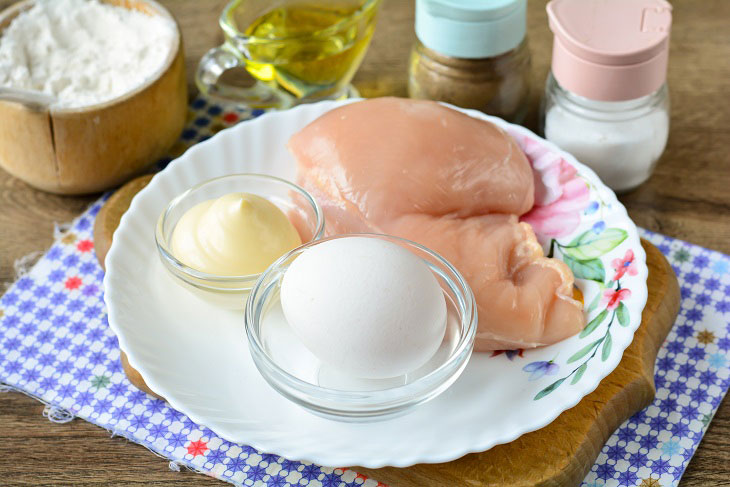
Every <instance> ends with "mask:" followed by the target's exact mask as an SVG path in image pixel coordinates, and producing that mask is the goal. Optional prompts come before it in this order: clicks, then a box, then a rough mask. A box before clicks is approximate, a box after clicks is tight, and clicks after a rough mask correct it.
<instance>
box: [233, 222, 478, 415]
mask: <svg viewBox="0 0 730 487" xmlns="http://www.w3.org/2000/svg"><path fill="white" fill-rule="evenodd" d="M348 237H365V238H378V239H383V240H395V241H397V242H400V243H404V244H406V245H408V246H410V247H415V248H416V249H418V250H420V251H422V252H425V253H426V254H427V255H429V256H430V257H432V258H433V259H434V260H435V261H436V262H438V264H439V266H440V267H445V268H446V269H447V270H448V271H449V272H451V273H452V274H453V275H454V276H455V277H456V279H455V280H454V279H452V278H451V277H449V276H442V277H443V278H444V279H445V280H446V281H447V283H448V284H449V287H451V288H452V289H454V290H455V291H458V296H457V297H460V298H461V299H460V300H457V301H463V303H464V305H463V309H462V307H461V305H460V303H459V302H457V303H456V305H457V309H459V315H460V317H459V320H460V322H461V323H460V325H461V327H462V328H463V329H464V331H463V332H462V333H461V336H460V338H459V341H458V344H457V346H456V347H455V348H454V350H453V351H452V352H451V353H450V354H449V357H448V358H447V359H446V360H445V361H444V363H442V364H441V365H439V366H438V367H437V368H436V369H434V370H432V371H431V372H429V373H428V374H426V375H424V376H423V377H419V378H418V379H416V380H415V381H413V382H411V383H408V384H403V385H400V386H395V387H390V388H387V389H377V390H373V391H343V390H340V389H331V388H327V387H322V386H318V385H315V384H312V383H311V382H307V381H305V380H302V379H300V378H298V377H296V376H294V375H292V374H290V373H289V372H287V371H286V370H284V369H283V368H281V366H279V364H278V363H276V362H275V361H274V360H272V359H271V357H270V356H269V354H268V353H266V351H265V350H264V347H263V345H262V343H261V341H260V339H259V335H258V333H254V331H253V330H252V328H254V327H253V325H252V323H253V321H254V309H253V308H254V305H253V304H254V301H257V297H258V295H259V293H260V291H261V289H260V288H261V286H262V284H263V281H264V279H265V278H266V277H267V276H268V275H269V273H271V272H273V271H275V270H278V269H279V268H280V267H281V265H282V264H283V263H284V262H285V261H286V260H287V259H289V258H290V257H291V256H293V255H294V254H297V253H301V252H303V251H304V250H306V249H307V248H309V247H312V246H314V245H318V244H320V243H324V242H328V241H330V240H336V239H340V238H348ZM244 321H245V328H246V336H247V337H248V344H249V347H251V348H253V350H252V354H251V355H252V358H253V359H254V362H256V358H255V357H256V356H257V355H258V356H261V357H264V359H265V362H266V366H267V367H269V368H270V369H272V370H273V371H274V372H276V374H277V375H279V377H280V378H281V379H283V381H284V382H285V383H286V385H289V386H293V387H294V388H296V389H297V390H298V391H300V392H303V393H305V394H308V395H309V396H314V397H316V398H318V399H330V400H348V399H349V400H357V399H362V398H363V397H367V396H370V395H373V394H379V393H383V392H385V391H402V394H403V395H405V393H408V392H413V393H417V394H414V396H415V395H417V396H419V397H420V396H421V395H423V394H424V393H427V392H429V391H430V390H431V389H434V388H437V387H438V386H439V385H441V384H442V383H443V382H446V381H447V380H448V379H449V378H450V377H451V376H452V374H451V373H449V374H448V375H446V376H445V377H440V378H439V377H438V376H439V375H442V374H444V371H448V370H450V369H451V368H453V367H454V366H455V365H458V362H459V361H460V360H461V359H462V357H464V355H465V353H468V355H467V357H468V356H469V355H471V351H472V350H473V347H474V341H475V338H476V331H477V325H478V323H479V318H478V315H477V309H476V302H475V299H474V294H473V292H472V290H471V287H470V286H469V284H468V283H467V282H466V279H464V277H463V276H462V275H461V273H460V272H459V271H458V270H457V269H456V268H455V267H454V266H453V265H452V264H451V263H450V262H449V261H448V260H446V259H445V258H444V257H442V256H441V255H440V254H438V253H437V252H436V251H434V250H431V249H429V248H428V247H425V246H423V245H421V244H419V243H417V242H414V241H412V240H409V239H406V238H402V237H396V236H394V235H388V234H383V233H367V232H364V233H348V234H338V235H333V236H330V237H326V238H322V239H319V240H316V241H315V240H312V241H310V242H307V243H305V244H302V245H300V246H299V247H297V248H295V249H292V250H291V251H289V252H287V253H286V254H284V255H283V256H281V257H280V258H279V259H277V260H276V261H275V262H274V263H273V264H271V265H270V266H269V267H268V268H267V269H266V270H265V271H264V272H262V273H261V276H259V278H258V280H257V281H256V284H254V286H253V288H252V289H251V292H250V294H249V295H248V298H247V301H246V310H245V320H244ZM465 321H467V323H466V325H464V322H465ZM257 367H258V364H257ZM259 370H260V368H259ZM262 375H264V378H265V379H266V380H267V382H269V381H270V379H269V377H266V374H263V373H262ZM434 378H438V382H437V383H436V384H434V386H433V387H429V388H428V389H427V390H426V391H423V390H422V389H423V384H424V383H429V382H430V381H431V380H435V379H434ZM278 382H280V381H278ZM275 389H277V390H278V388H277V387H275ZM279 392H280V393H281V391H279ZM285 395H286V394H285ZM298 399H299V398H298ZM299 400H301V399H299ZM393 400H396V401H397V400H398V399H397V398H393ZM310 403H311V402H310V401H307V404H310Z"/></svg>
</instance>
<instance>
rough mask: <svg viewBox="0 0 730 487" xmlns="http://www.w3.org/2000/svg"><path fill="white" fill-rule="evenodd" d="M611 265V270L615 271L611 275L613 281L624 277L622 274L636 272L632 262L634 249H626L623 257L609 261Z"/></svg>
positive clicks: (633, 273) (632, 274) (633, 274)
mask: <svg viewBox="0 0 730 487" xmlns="http://www.w3.org/2000/svg"><path fill="white" fill-rule="evenodd" d="M611 266H612V267H613V270H614V271H616V274H614V276H613V280H614V281H618V280H619V279H621V278H622V277H624V274H628V275H630V276H635V275H636V273H637V272H638V271H637V270H636V264H635V263H634V251H633V250H631V249H628V250H627V251H626V254H625V255H624V258H623V259H613V260H612V261H611Z"/></svg>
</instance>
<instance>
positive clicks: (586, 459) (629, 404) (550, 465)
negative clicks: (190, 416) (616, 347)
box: [94, 176, 680, 487]
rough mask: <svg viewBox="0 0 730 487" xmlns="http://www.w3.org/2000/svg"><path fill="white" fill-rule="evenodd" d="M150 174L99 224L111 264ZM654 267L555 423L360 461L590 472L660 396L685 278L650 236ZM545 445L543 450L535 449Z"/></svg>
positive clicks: (571, 476)
mask: <svg viewBox="0 0 730 487" xmlns="http://www.w3.org/2000/svg"><path fill="white" fill-rule="evenodd" d="M150 178H151V177H150V176H142V177H139V178H136V179H134V180H132V181H130V182H128V183H127V184H125V185H124V186H122V187H121V188H120V189H119V190H117V192H116V193H114V195H112V197H111V198H109V200H107V202H106V203H105V204H104V206H103V207H102V208H101V211H99V214H98V215H97V217H96V222H95V224H94V245H95V247H96V253H97V258H99V260H100V262H101V263H102V265H103V262H104V257H105V256H106V252H107V249H109V247H111V244H112V240H113V236H114V232H115V231H116V228H117V226H118V225H119V220H120V218H121V216H122V214H124V212H125V211H127V209H128V208H129V205H130V203H131V201H132V199H133V198H134V195H135V194H137V192H139V191H140V190H141V189H142V188H144V187H145V186H146V185H147V183H148V182H149V180H150ZM642 245H643V246H644V249H645V250H646V262H647V266H648V267H649V278H648V281H647V286H648V288H649V297H648V299H647V303H646V307H645V308H644V311H643V314H642V320H641V326H640V327H639V329H638V330H637V332H636V334H635V335H634V339H633V341H632V343H631V345H630V346H629V348H628V349H627V350H626V351H625V352H624V354H623V358H622V360H621V363H620V364H619V366H618V367H617V368H616V370H614V371H613V372H612V373H611V374H610V375H609V376H608V377H607V378H606V379H604V380H603V381H602V382H601V384H600V386H599V387H598V388H597V389H596V390H595V391H594V392H593V393H591V394H590V395H589V396H588V397H586V398H585V399H583V400H582V401H581V402H580V404H578V405H577V406H575V407H573V408H571V409H570V410H569V411H566V412H564V413H563V414H561V415H560V417H558V419H556V420H555V421H554V422H553V423H551V424H550V425H549V426H547V427H545V428H542V429H540V430H538V431H535V432H532V433H530V434H527V435H524V436H522V437H521V438H519V439H518V440H516V441H513V442H511V443H509V444H506V445H499V446H497V447H496V448H492V449H491V450H489V451H487V452H483V453H475V454H471V455H467V456H465V457H463V458H460V459H458V460H456V461H453V462H448V463H442V464H422V465H414V466H412V467H408V468H383V469H380V470H368V469H363V468H361V467H354V468H355V470H356V471H358V472H363V473H366V474H368V475H370V476H372V477H373V478H376V479H378V480H381V481H385V482H386V483H387V484H389V485H390V486H391V487H415V486H419V485H458V484H460V483H465V482H466V483H469V484H470V485H471V486H472V487H487V486H495V487H497V486H513V487H518V486H524V487H536V486H541V487H542V486H545V487H548V486H568V485H578V484H580V482H581V481H582V480H583V479H584V478H585V476H586V475H587V473H588V471H589V469H590V467H591V466H592V465H593V463H594V462H595V459H596V458H597V457H598V454H599V453H600V451H601V448H602V447H603V444H604V443H605V442H606V440H607V439H608V437H609V436H611V434H612V432H613V431H614V430H615V429H616V428H617V427H618V426H619V425H621V424H622V423H623V422H624V421H625V420H626V419H628V418H630V417H631V416H632V415H633V414H634V413H636V412H637V411H639V410H641V409H643V408H644V407H646V406H648V405H649V404H650V403H651V401H652V400H653V399H654V362H655V360H656V354H657V352H658V350H659V348H660V347H661V345H662V343H663V342H664V339H665V338H666V337H667V334H668V333H669V330H670V329H671V328H672V325H673V324H674V320H675V318H676V316H677V312H678V311H679V299H680V295H679V285H678V283H677V278H676V277H675V275H674V271H673V270H672V268H671V266H670V265H669V262H667V260H666V259H665V258H664V256H663V255H662V254H661V252H660V251H659V250H658V249H657V248H656V247H655V246H654V245H652V244H651V243H649V242H647V241H645V240H642ZM120 360H121V362H122V368H123V369H124V373H125V374H126V375H127V378H128V379H129V381H130V382H131V383H132V384H133V385H134V386H136V387H137V388H138V389H141V390H143V391H145V392H147V393H148V394H152V395H153V396H155V397H158V398H161V399H162V397H161V396H160V395H158V394H156V393H155V392H154V391H152V390H151V389H150V388H149V387H148V386H147V384H146V382H145V380H144V377H142V374H140V373H139V372H138V371H137V370H136V369H134V368H133V367H132V366H131V365H130V364H129V361H128V360H127V355H126V354H125V353H124V352H122V354H121V358H120ZM536 451H539V452H542V453H541V455H540V456H535V455H534V452H536Z"/></svg>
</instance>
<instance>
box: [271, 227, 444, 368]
mask: <svg viewBox="0 0 730 487" xmlns="http://www.w3.org/2000/svg"><path fill="white" fill-rule="evenodd" d="M281 306H282V309H283V311H284V316H285V317H286V320H287V321H288V323H289V325H290V326H291V327H292V329H293V330H294V332H295V333H296V334H297V336H298V337H299V338H300V340H301V341H302V342H303V343H304V345H305V346H306V347H307V348H308V349H309V350H310V351H311V352H312V353H313V354H314V355H315V356H316V357H317V358H318V359H319V360H321V361H322V362H324V363H325V364H328V365H329V366H331V367H333V368H335V369H337V370H338V371H341V372H343V373H346V374H351V375H353V376H355V377H362V378H369V379H381V378H388V377H395V376H399V375H402V374H405V373H407V372H410V371H412V370H415V369H417V368H418V367H420V366H421V365H423V364H425V363H426V362H427V361H428V359H429V358H431V357H432V356H433V354H434V353H435V352H436V350H437V349H438V348H439V346H440V345H441V342H442V340H443V337H444V332H445V330H446V301H445V299H444V294H443V291H442V290H441V286H440V285H439V283H438V281H437V280H436V277H435V276H434V275H433V273H432V272H431V270H430V268H429V267H428V265H427V264H426V263H425V262H424V261H423V260H422V259H420V258H419V257H417V256H416V255H414V254H413V253H411V252H409V251H408V250H406V249H405V248H403V247H401V246H399V245H397V244H395V243H392V242H388V241H385V240H380V239H376V238H367V237H342V238H338V239H334V240H330V241H327V242H323V243H320V244H318V245H315V246H313V247H311V248H309V249H307V250H305V251H304V252H303V253H302V254H301V255H300V256H299V257H297V258H296V259H295V260H294V262H293V263H292V264H291V265H290V267H289V269H288V270H287V271H286V274H285V275H284V278H283V282H282V285H281Z"/></svg>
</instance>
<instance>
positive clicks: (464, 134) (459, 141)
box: [289, 98, 585, 351]
mask: <svg viewBox="0 0 730 487" xmlns="http://www.w3.org/2000/svg"><path fill="white" fill-rule="evenodd" d="M289 148H290V150H291V151H292V153H293V154H294V156H295V157H296V160H297V163H298V168H299V179H300V181H299V182H300V184H302V186H304V187H305V188H306V189H307V190H309V191H310V192H311V193H312V195H313V196H314V197H315V198H316V199H317V200H318V201H319V202H320V204H321V205H322V207H323V210H324V213H325V218H326V220H327V232H328V233H329V234H338V233H354V232H377V233H387V234H391V235H397V236H400V237H405V238H408V239H411V240H414V241H416V242H419V243H421V244H423V245H425V246H427V247H429V248H431V249H433V250H435V251H436V252H438V253H440V254H441V255H443V256H444V257H445V258H446V259H447V260H449V261H450V262H451V263H452V264H453V265H454V266H455V267H456V268H457V269H459V271H461V273H462V274H463V275H464V278H465V279H466V280H467V281H468V282H469V285H470V286H471V288H472V290H473V291H474V295H475V297H476V301H477V306H478V312H479V328H478V331H477V341H476V350H480V351H486V350H498V349H512V348H532V347H537V346H541V345H548V344H551V343H555V342H557V341H559V340H562V339H564V338H566V337H569V336H571V335H574V334H575V333H577V332H578V331H580V330H581V329H582V327H583V325H584V324H585V317H584V315H583V310H582V305H581V303H580V302H579V301H576V300H574V299H573V298H572V292H573V275H572V273H571V271H570V269H568V267H567V266H566V265H565V264H564V263H563V262H561V261H558V260H555V259H548V258H546V257H544V256H543V251H542V248H541V246H540V244H539V243H538V242H537V239H536V238H535V234H534V233H533V231H532V228H531V227H530V226H529V225H528V224H527V223H520V222H519V220H518V215H522V214H523V213H526V212H527V211H529V210H530V209H531V208H532V205H533V197H534V180H533V173H532V168H531V167H530V164H529V162H528V160H527V158H526V157H525V155H524V154H523V153H522V151H521V150H520V148H519V146H518V145H517V143H516V142H515V141H514V140H513V139H512V138H511V137H510V136H509V135H507V134H506V133H505V132H504V131H502V130H501V129H499V128H498V127H496V126H495V125H494V124H491V123H489V122H486V121H483V120H479V119H476V118H472V117H469V116H467V115H464V114H463V113H460V112H458V111H456V110H452V109H450V108H447V107H444V106H442V105H439V104H437V103H434V102H429V101H420V100H407V99H399V98H377V99H372V100H367V101H362V102H357V103H352V104H349V105H345V106H343V107H340V108H337V109H335V110H332V111H330V112H328V113H326V114H324V115H323V116H322V117H320V118H319V119H317V120H315V121H314V122H312V123H311V124H309V125H308V126H307V127H305V128H304V129H302V130H301V131H300V132H298V133H297V134H295V135H294V136H293V137H292V138H291V140H290V141H289Z"/></svg>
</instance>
